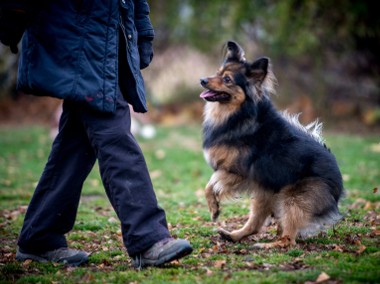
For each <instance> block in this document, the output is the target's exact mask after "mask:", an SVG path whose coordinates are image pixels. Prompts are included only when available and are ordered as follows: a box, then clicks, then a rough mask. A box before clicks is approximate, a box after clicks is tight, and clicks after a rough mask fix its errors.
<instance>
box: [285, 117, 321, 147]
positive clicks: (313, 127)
mask: <svg viewBox="0 0 380 284" xmlns="http://www.w3.org/2000/svg"><path fill="white" fill-rule="evenodd" d="M281 114H282V116H283V117H284V118H285V119H286V120H287V121H288V122H289V123H290V124H292V125H293V126H295V127H297V128H298V129H300V130H302V131H303V132H305V133H307V134H308V135H309V136H311V137H312V138H313V139H314V140H315V141H317V142H318V143H320V144H321V145H323V146H325V139H324V138H323V136H322V129H323V124H322V122H319V120H318V119H316V120H314V121H313V122H311V123H309V124H308V125H306V126H305V125H302V124H301V122H300V121H299V116H300V115H301V113H297V114H291V113H289V112H288V111H287V110H286V111H283V112H281Z"/></svg>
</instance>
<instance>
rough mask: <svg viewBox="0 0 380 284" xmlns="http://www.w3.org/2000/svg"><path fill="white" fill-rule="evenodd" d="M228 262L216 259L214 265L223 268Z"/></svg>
mask: <svg viewBox="0 0 380 284" xmlns="http://www.w3.org/2000/svg"><path fill="white" fill-rule="evenodd" d="M226 263H227V262H226V261H225V260H216V261H215V263H214V267H216V268H223V267H224V266H225V265H226Z"/></svg>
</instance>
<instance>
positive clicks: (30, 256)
mask: <svg viewBox="0 0 380 284" xmlns="http://www.w3.org/2000/svg"><path fill="white" fill-rule="evenodd" d="M29 259H30V260H33V261H37V262H45V263H46V262H55V263H62V264H66V265H69V266H79V265H81V264H83V263H86V262H87V261H88V258H82V259H80V260H78V261H73V262H68V261H67V260H62V261H51V260H49V259H46V258H43V257H40V256H37V255H34V254H28V253H23V252H20V251H17V253H16V260H18V261H25V260H29Z"/></svg>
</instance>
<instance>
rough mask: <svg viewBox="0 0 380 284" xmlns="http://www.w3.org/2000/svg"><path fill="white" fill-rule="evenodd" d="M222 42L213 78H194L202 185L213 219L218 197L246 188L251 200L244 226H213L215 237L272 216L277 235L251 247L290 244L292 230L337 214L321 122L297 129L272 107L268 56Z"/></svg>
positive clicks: (301, 231) (309, 229) (303, 232)
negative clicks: (200, 106)
mask: <svg viewBox="0 0 380 284" xmlns="http://www.w3.org/2000/svg"><path fill="white" fill-rule="evenodd" d="M226 46H227V53H226V58H225V62H224V64H223V65H222V66H221V68H220V69H219V71H218V72H217V73H216V75H214V76H211V77H208V78H202V79H201V85H202V86H203V87H204V88H205V89H206V91H204V92H203V93H202V94H201V98H203V99H204V100H206V106H205V111H204V123H203V126H204V128H203V136H204V140H203V148H204V155H205V158H206V160H207V162H208V163H209V164H210V166H211V167H212V168H213V169H214V173H213V175H212V176H211V178H210V181H209V182H208V184H207V186H206V190H205V195H206V199H207V203H208V206H209V210H210V213H211V218H212V219H213V220H214V221H215V220H216V219H217V218H218V215H219V213H220V207H219V203H220V201H221V200H223V199H225V198H233V197H236V196H238V195H241V194H242V193H247V194H249V195H250V196H251V197H252V204H251V213H250V216H249V219H248V221H247V223H246V224H245V225H244V226H243V227H242V228H241V229H239V230H234V231H232V232H229V231H227V230H225V229H222V228H220V229H219V233H220V234H221V235H222V237H224V238H226V239H228V240H231V241H239V240H241V239H242V238H244V237H246V236H249V235H251V234H255V233H257V232H259V230H260V229H261V227H262V226H263V224H264V222H265V220H266V219H267V218H268V217H270V216H273V217H275V219H277V223H278V224H279V232H281V237H280V238H279V240H278V241H275V242H273V243H263V244H256V245H255V246H256V247H261V248H272V247H285V246H289V245H293V244H295V239H296V237H297V236H298V235H300V236H310V235H313V234H315V233H317V232H319V231H320V230H323V229H325V228H326V227H327V226H329V225H332V224H335V223H336V222H337V221H338V220H339V219H340V218H341V215H340V213H339V211H338V201H339V199H340V197H341V196H342V194H343V184H342V177H341V173H340V171H339V168H338V165H337V162H336V160H335V157H334V156H333V154H331V152H330V151H329V149H327V148H326V146H325V145H324V143H323V139H322V138H321V136H320V129H321V124H319V123H318V122H314V123H312V124H309V125H308V126H306V127H305V126H302V125H301V124H300V123H299V122H298V116H291V115H288V114H286V113H280V112H278V111H277V110H276V109H275V108H274V106H273V105H272V103H271V101H270V98H269V94H270V93H271V92H273V82H274V80H275V78H274V76H273V74H272V72H271V70H270V62H269V59H268V58H260V59H257V60H256V61H254V62H249V61H247V60H246V59H245V57H244V51H243V49H242V48H241V47H240V46H239V45H238V44H237V43H235V42H232V41H230V42H228V43H227V45H226Z"/></svg>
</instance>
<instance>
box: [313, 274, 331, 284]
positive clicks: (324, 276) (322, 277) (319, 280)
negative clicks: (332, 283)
mask: <svg viewBox="0 0 380 284" xmlns="http://www.w3.org/2000/svg"><path fill="white" fill-rule="evenodd" d="M329 279H330V276H329V275H328V274H327V273H326V272H321V274H319V276H318V278H317V280H315V282H316V283H322V282H324V281H327V280H329Z"/></svg>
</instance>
